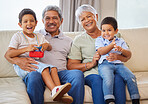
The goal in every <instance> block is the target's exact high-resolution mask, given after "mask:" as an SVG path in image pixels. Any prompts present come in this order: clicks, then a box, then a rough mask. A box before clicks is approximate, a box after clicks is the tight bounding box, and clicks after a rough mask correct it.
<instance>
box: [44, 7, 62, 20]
mask: <svg viewBox="0 0 148 104" xmlns="http://www.w3.org/2000/svg"><path fill="white" fill-rule="evenodd" d="M51 10H53V11H56V12H58V15H59V17H60V20H62V18H63V17H62V11H61V9H60V8H59V7H58V6H56V5H48V6H47V7H46V8H45V9H44V10H43V12H42V19H43V18H44V16H45V12H47V11H51Z"/></svg>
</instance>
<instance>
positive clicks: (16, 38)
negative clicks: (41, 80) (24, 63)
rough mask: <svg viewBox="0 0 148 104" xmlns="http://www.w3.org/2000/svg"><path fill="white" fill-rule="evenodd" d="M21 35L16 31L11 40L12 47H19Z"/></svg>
mask: <svg viewBox="0 0 148 104" xmlns="http://www.w3.org/2000/svg"><path fill="white" fill-rule="evenodd" d="M19 39H20V38H19V35H18V34H17V33H15V34H14V35H13V36H12V38H11V40H10V43H9V46H8V47H12V48H15V49H18V46H19Z"/></svg>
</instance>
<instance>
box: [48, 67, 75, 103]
mask: <svg viewBox="0 0 148 104" xmlns="http://www.w3.org/2000/svg"><path fill="white" fill-rule="evenodd" d="M51 77H52V80H53V82H54V83H55V85H56V86H60V85H61V82H60V79H59V76H58V70H57V68H56V67H53V68H51ZM61 101H62V102H63V103H67V104H70V103H72V102H73V98H72V97H71V96H69V95H68V94H67V93H66V94H64V95H63V96H62V98H61Z"/></svg>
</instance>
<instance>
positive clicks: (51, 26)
mask: <svg viewBox="0 0 148 104" xmlns="http://www.w3.org/2000/svg"><path fill="white" fill-rule="evenodd" d="M55 26H56V24H48V25H47V27H50V28H54V27H55Z"/></svg>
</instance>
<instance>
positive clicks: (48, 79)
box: [41, 68, 56, 91]
mask: <svg viewBox="0 0 148 104" xmlns="http://www.w3.org/2000/svg"><path fill="white" fill-rule="evenodd" d="M41 74H42V78H43V81H44V83H45V84H46V86H47V87H48V88H49V90H50V91H52V90H53V88H54V87H55V86H56V85H55V83H54V81H53V80H52V77H51V76H50V74H49V68H45V69H44V70H43V71H42V73H41Z"/></svg>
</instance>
